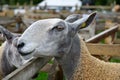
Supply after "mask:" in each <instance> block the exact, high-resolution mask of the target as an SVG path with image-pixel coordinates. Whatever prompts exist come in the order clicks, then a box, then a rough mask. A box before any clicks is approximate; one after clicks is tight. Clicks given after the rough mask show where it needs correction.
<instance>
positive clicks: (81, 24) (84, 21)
mask: <svg viewBox="0 0 120 80" xmlns="http://www.w3.org/2000/svg"><path fill="white" fill-rule="evenodd" d="M95 16H96V12H93V13H91V14H90V15H88V16H84V17H83V18H81V19H79V20H77V21H75V22H74V23H73V28H74V30H76V31H79V29H82V28H86V27H88V25H89V24H91V23H92V21H93V20H94V18H95Z"/></svg>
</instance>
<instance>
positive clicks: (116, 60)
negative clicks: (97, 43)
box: [110, 58, 120, 63]
mask: <svg viewBox="0 0 120 80" xmlns="http://www.w3.org/2000/svg"><path fill="white" fill-rule="evenodd" d="M110 62H115V63H120V59H114V58H111V59H110Z"/></svg>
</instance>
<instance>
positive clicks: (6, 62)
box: [1, 42, 16, 77]
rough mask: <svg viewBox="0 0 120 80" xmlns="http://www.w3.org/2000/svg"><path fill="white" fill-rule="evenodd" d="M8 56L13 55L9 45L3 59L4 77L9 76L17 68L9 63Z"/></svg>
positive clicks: (6, 44) (6, 46)
mask: <svg viewBox="0 0 120 80" xmlns="http://www.w3.org/2000/svg"><path fill="white" fill-rule="evenodd" d="M8 55H11V52H10V51H9V43H7V42H6V43H5V47H4V51H3V55H2V59H1V64H2V66H1V68H2V72H4V74H3V77H4V76H6V75H8V74H9V73H10V72H12V71H13V70H15V69H16V67H15V66H13V65H12V64H11V63H9V60H8Z"/></svg>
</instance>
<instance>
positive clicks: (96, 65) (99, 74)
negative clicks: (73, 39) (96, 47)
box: [72, 40, 120, 80]
mask: <svg viewBox="0 0 120 80" xmlns="http://www.w3.org/2000/svg"><path fill="white" fill-rule="evenodd" d="M80 43H81V56H80V59H79V63H78V65H77V67H76V69H75V73H74V75H73V76H72V79H73V80H120V64H119V63H110V62H104V61H102V60H99V59H97V58H95V57H93V56H92V55H91V54H90V53H89V51H88V49H87V47H86V44H85V42H84V41H83V40H80Z"/></svg>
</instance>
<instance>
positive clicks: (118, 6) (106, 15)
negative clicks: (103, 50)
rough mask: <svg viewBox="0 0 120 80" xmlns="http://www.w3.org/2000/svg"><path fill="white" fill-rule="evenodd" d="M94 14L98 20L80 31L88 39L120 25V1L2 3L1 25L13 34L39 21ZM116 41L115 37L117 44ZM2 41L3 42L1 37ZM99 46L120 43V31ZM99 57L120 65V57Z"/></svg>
mask: <svg viewBox="0 0 120 80" xmlns="http://www.w3.org/2000/svg"><path fill="white" fill-rule="evenodd" d="M93 11H97V16H96V18H95V20H94V21H93V22H92V24H91V25H90V26H89V27H88V28H87V29H83V30H81V31H80V32H79V33H80V35H81V36H83V38H84V39H85V40H87V39H89V38H91V37H94V36H95V35H97V34H99V33H101V32H103V31H105V30H107V29H110V28H112V27H114V26H115V25H116V24H119V23H120V0H0V25H2V26H4V27H5V28H7V29H9V30H10V31H12V32H15V33H22V32H23V31H24V30H25V29H27V28H28V27H29V25H31V24H32V23H33V22H35V21H37V20H40V19H47V18H61V19H65V18H66V17H67V16H68V15H70V14H80V15H82V16H86V15H88V14H90V13H91V12H93ZM115 33H117V34H115ZM113 35H114V36H113ZM100 38H101V37H100ZM103 38H104V37H103ZM113 38H116V40H115V39H114V42H113ZM0 41H3V40H2V38H0ZM100 43H102V44H114V43H115V44H117V43H119V44H120V28H119V30H118V31H117V32H113V34H112V37H111V35H110V36H108V38H104V39H102V40H101V41H100ZM96 57H98V58H100V59H102V60H105V61H107V62H109V61H110V62H120V57H113V56H112V57H111V56H103V55H102V56H96ZM50 63H51V62H50ZM40 76H41V77H40ZM46 76H48V74H47V73H45V72H42V73H41V72H40V74H39V75H38V77H37V78H36V79H35V80H47V77H46Z"/></svg>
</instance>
